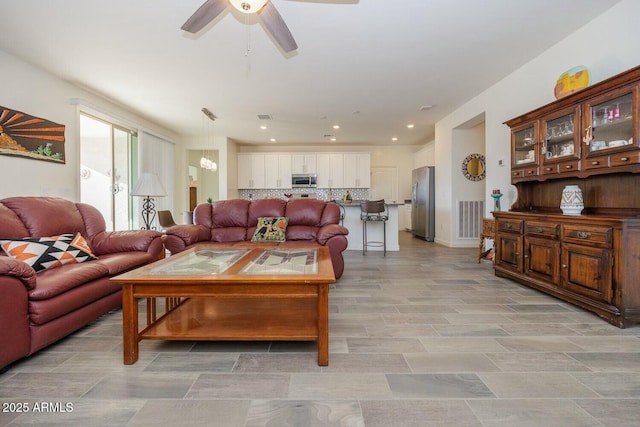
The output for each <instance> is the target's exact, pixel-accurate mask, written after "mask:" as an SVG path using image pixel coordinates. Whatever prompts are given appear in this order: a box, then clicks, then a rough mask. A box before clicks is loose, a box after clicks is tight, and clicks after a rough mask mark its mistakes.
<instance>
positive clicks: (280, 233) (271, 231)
mask: <svg viewBox="0 0 640 427" xmlns="http://www.w3.org/2000/svg"><path fill="white" fill-rule="evenodd" d="M288 224H289V218H287V217H283V216H276V217H273V216H261V217H260V218H258V225H257V226H256V232H255V233H253V237H252V238H251V241H252V242H284V241H285V240H286V238H285V234H286V231H287V225H288Z"/></svg>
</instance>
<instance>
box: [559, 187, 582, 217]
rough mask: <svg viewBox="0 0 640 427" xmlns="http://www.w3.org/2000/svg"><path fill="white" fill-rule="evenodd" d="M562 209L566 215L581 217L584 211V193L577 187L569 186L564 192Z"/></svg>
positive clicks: (561, 203)
mask: <svg viewBox="0 0 640 427" xmlns="http://www.w3.org/2000/svg"><path fill="white" fill-rule="evenodd" d="M560 209H562V213H563V214H565V215H580V213H581V212H582V210H583V209H584V201H583V200H582V191H581V190H580V187H578V186H577V185H567V186H566V187H564V190H562V201H561V202H560Z"/></svg>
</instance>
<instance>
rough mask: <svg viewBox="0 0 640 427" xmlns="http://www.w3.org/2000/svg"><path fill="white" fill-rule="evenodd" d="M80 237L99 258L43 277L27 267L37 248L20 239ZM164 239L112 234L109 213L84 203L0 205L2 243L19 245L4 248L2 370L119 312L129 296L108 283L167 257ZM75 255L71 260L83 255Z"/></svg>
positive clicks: (0, 253) (0, 260)
mask: <svg viewBox="0 0 640 427" xmlns="http://www.w3.org/2000/svg"><path fill="white" fill-rule="evenodd" d="M76 233H79V234H80V235H81V236H82V238H84V240H85V241H86V243H87V244H88V248H87V249H88V250H89V251H90V252H91V253H92V254H93V255H95V256H96V257H97V259H92V258H91V257H85V258H87V259H88V260H87V261H86V262H81V263H67V264H64V265H60V266H57V267H54V268H47V269H43V270H41V271H38V272H36V271H35V270H34V267H32V266H30V265H29V264H27V263H26V262H24V261H23V260H22V259H23V258H24V257H26V258H29V260H30V261H31V260H33V258H34V257H33V256H31V255H30V253H32V252H34V250H33V249H34V248H35V247H26V246H25V245H23V244H22V242H20V241H19V240H20V239H24V238H49V237H52V236H60V235H68V234H72V235H73V236H74V242H75V237H76V236H77V234H76ZM161 236H162V235H161V233H159V232H157V231H150V230H144V231H143V230H139V231H116V232H107V231H105V222H104V218H103V217H102V214H101V213H100V212H99V211H98V210H97V209H96V208H94V207H92V206H89V205H86V204H83V203H74V202H71V201H69V200H65V199H60V198H50V197H12V198H6V199H3V200H0V241H3V242H5V243H6V242H7V241H11V242H12V244H13V243H15V245H14V246H13V248H14V251H13V252H12V253H13V254H14V256H13V257H10V256H7V255H6V253H5V251H4V250H3V249H0V370H2V369H4V368H6V367H7V366H8V365H9V364H10V363H12V362H14V361H16V360H18V359H21V358H23V357H25V356H29V355H31V354H33V353H35V352H36V351H38V350H40V349H42V348H44V347H46V346H48V345H50V344H52V343H53V342H55V341H57V340H59V339H60V338H62V337H65V336H66V335H68V334H70V333H71V332H73V331H75V330H77V329H80V328H81V327H83V326H85V325H86V324H87V323H89V322H91V321H93V320H95V319H96V318H98V317H100V316H101V315H103V314H105V313H107V312H109V311H110V310H113V309H115V308H118V307H120V306H121V304H122V289H121V287H120V286H119V285H115V284H113V283H111V282H109V278H111V277H113V276H115V275H118V274H120V273H122V272H124V271H127V270H131V269H133V268H136V267H140V266H142V265H144V264H147V263H149V262H151V261H155V260H157V259H159V258H162V257H163V256H164V247H163V244H162V237H161ZM44 240H46V239H42V241H44ZM50 240H55V239H50ZM79 240H80V241H82V239H79ZM56 245H57V243H56ZM25 248H26V249H25ZM75 248H76V247H70V248H69V250H70V251H71V252H66V253H65V255H66V256H70V255H69V253H77V251H74V249H75ZM56 250H57V249H56ZM52 254H53V255H51V256H49V255H45V256H44V257H49V258H47V260H48V261H47V262H46V263H45V262H42V264H40V263H37V264H35V268H36V269H39V268H44V267H43V266H42V265H44V264H49V265H51V264H55V263H56V261H55V257H57V256H60V255H59V254H60V252H53V253H52ZM43 259H45V258H39V260H43ZM52 259H53V262H50V261H51V260H52Z"/></svg>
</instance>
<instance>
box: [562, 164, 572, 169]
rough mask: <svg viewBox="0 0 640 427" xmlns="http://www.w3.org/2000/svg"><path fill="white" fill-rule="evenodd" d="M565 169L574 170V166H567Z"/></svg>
mask: <svg viewBox="0 0 640 427" xmlns="http://www.w3.org/2000/svg"><path fill="white" fill-rule="evenodd" d="M564 168H565V169H573V166H572V165H567V166H565V167H564Z"/></svg>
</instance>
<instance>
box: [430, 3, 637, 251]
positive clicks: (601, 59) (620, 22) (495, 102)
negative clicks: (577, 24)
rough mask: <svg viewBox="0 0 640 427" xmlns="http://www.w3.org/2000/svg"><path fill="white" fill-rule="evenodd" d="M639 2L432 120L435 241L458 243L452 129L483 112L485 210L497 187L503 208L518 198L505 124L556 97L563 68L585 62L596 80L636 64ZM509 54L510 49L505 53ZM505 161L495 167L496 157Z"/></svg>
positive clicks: (616, 10) (616, 11)
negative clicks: (554, 91) (557, 82)
mask: <svg viewBox="0 0 640 427" xmlns="http://www.w3.org/2000/svg"><path fill="white" fill-rule="evenodd" d="M639 16H640V1H637V0H623V1H621V2H620V3H619V4H618V5H616V6H614V7H613V8H611V9H610V10H608V11H607V12H605V13H603V14H602V15H600V16H599V17H597V18H596V19H594V20H593V21H592V22H590V23H588V24H587V25H585V26H584V27H583V28H581V29H579V30H578V31H576V32H575V33H573V34H571V35H570V36H568V37H567V38H566V39H564V40H562V41H560V42H559V43H557V44H556V45H555V46H553V47H552V48H550V49H549V50H547V51H546V52H544V53H542V54H541V55H539V56H538V57H536V58H534V59H533V60H532V61H530V62H529V63H527V64H525V65H524V66H522V67H521V68H520V69H518V70H517V71H515V72H514V73H512V74H510V75H509V76H507V77H506V78H504V79H503V80H501V81H500V82H498V83H497V84H495V85H494V86H492V87H491V88H489V89H487V90H486V91H484V92H483V93H481V94H480V95H478V96H477V97H475V98H473V99H471V100H469V101H468V102H467V103H466V104H464V105H463V106H461V107H460V108H458V109H457V110H455V111H454V112H453V113H451V114H449V115H448V116H447V117H445V118H444V119H442V120H440V121H439V122H438V123H437V124H436V137H435V158H436V166H437V167H436V182H437V183H438V186H437V190H436V241H437V242H439V243H442V244H445V245H448V246H456V245H457V243H458V242H456V239H455V228H454V227H453V226H452V225H453V224H452V215H451V213H452V212H455V210H454V200H453V198H452V193H453V191H454V188H455V182H454V180H453V176H454V174H456V173H458V170H457V169H458V165H457V163H456V162H455V159H456V158H457V157H456V156H457V155H456V154H455V152H456V151H457V150H458V147H456V146H455V144H453V139H454V130H455V129H456V128H457V127H459V126H460V125H461V124H462V123H465V122H467V121H469V120H471V119H472V118H474V117H477V116H479V115H482V114H484V116H485V140H486V148H485V153H486V159H487V179H486V184H485V193H486V195H485V205H486V206H487V214H488V213H489V211H490V210H491V209H492V207H493V200H492V199H491V196H490V193H491V190H492V189H498V188H499V189H500V190H501V191H502V193H505V196H504V197H503V198H502V200H501V204H502V209H503V210H506V209H507V208H508V207H509V206H510V205H511V204H512V203H513V202H514V201H515V199H516V191H515V187H513V186H511V184H510V182H511V177H510V168H509V164H510V146H509V145H510V134H509V128H508V127H507V126H506V125H504V124H503V123H504V122H505V121H507V120H509V119H512V118H514V117H517V116H519V115H521V114H524V113H526V112H528V111H531V110H533V109H535V108H537V107H540V106H542V105H544V104H547V103H549V102H552V101H554V100H555V98H554V95H553V88H554V86H555V83H556V80H557V79H558V77H559V76H560V75H561V74H562V73H563V72H564V71H566V70H568V69H570V68H572V67H574V66H576V65H584V66H586V67H587V68H588V69H589V70H590V73H591V82H592V83H595V82H598V81H601V80H603V79H605V78H608V77H611V76H613V75H615V74H618V73H620V72H622V71H625V70H627V69H629V68H632V67H634V66H636V65H638V64H640V49H638V46H637V41H638V40H640V26H639V25H638V23H637V21H638V17H639ZM505 54H508V52H505ZM501 159H502V160H504V164H505V166H503V167H500V166H498V161H499V160H501Z"/></svg>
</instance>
